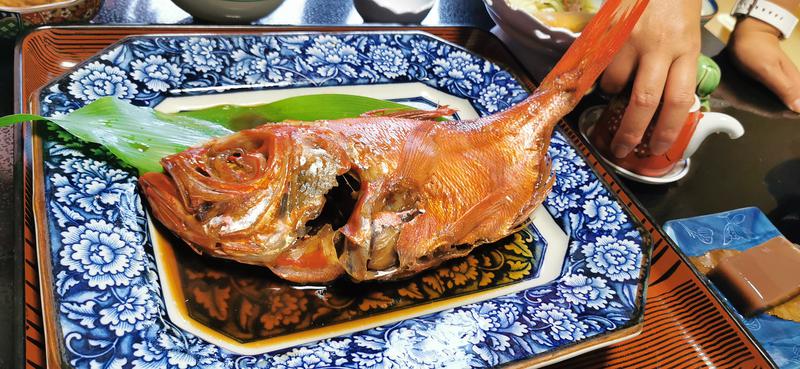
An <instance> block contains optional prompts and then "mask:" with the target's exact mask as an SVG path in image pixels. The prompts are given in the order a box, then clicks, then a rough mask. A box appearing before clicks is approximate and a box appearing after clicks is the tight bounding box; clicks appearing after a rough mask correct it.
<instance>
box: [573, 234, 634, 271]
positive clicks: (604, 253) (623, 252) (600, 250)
mask: <svg viewBox="0 0 800 369" xmlns="http://www.w3.org/2000/svg"><path fill="white" fill-rule="evenodd" d="M583 254H584V255H586V262H587V264H588V265H589V269H591V270H592V271H593V272H595V273H598V274H605V275H607V276H608V278H609V279H611V280H612V281H625V280H628V279H634V278H636V277H638V275H639V264H640V263H641V261H642V252H641V249H640V248H639V247H638V245H637V244H636V243H635V242H633V241H631V240H619V239H616V238H614V237H611V236H600V237H599V238H598V239H597V241H596V242H595V243H589V244H586V245H584V246H583Z"/></svg>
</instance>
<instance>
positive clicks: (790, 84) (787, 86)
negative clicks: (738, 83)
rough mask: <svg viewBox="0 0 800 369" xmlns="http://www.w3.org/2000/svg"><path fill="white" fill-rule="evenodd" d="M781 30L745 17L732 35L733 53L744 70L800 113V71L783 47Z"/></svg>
mask: <svg viewBox="0 0 800 369" xmlns="http://www.w3.org/2000/svg"><path fill="white" fill-rule="evenodd" d="M779 42H780V32H779V31H778V30H777V29H776V28H775V27H772V26H770V25H769V24H766V23H764V22H761V21H759V20H757V19H753V18H743V19H741V20H739V22H738V23H737V24H736V29H735V30H734V31H733V34H732V35H731V40H730V44H729V45H728V47H729V48H730V49H729V50H730V54H731V56H732V57H733V59H734V62H735V63H736V65H737V66H738V67H739V69H741V70H742V71H743V72H745V73H747V74H749V75H750V76H751V77H753V78H754V79H756V80H758V81H759V82H761V83H763V84H764V85H765V86H767V88H769V89H770V90H772V92H774V93H775V95H778V97H779V98H780V99H781V100H782V101H783V103H784V104H786V106H788V107H789V109H792V110H793V111H795V112H798V113H800V72H799V71H798V70H797V66H795V65H794V64H793V63H792V61H791V60H790V59H789V57H788V56H787V55H786V54H785V53H784V52H783V50H781V48H780V44H779Z"/></svg>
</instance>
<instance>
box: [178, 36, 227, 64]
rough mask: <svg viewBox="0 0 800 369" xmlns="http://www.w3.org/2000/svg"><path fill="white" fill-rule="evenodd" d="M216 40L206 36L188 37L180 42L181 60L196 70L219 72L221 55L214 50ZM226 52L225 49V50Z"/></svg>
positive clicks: (222, 62)
mask: <svg viewBox="0 0 800 369" xmlns="http://www.w3.org/2000/svg"><path fill="white" fill-rule="evenodd" d="M216 47H217V41H216V40H213V39H210V38H206V37H189V38H188V39H186V41H184V42H183V43H182V44H181V48H182V49H183V50H184V52H183V55H182V57H183V61H184V62H185V63H186V64H188V65H190V66H193V67H194V69H196V70H197V71H198V72H212V71H213V72H219V71H221V70H222V68H223V67H224V61H223V57H222V56H220V55H219V54H220V53H219V52H217V50H216ZM225 53H227V51H225Z"/></svg>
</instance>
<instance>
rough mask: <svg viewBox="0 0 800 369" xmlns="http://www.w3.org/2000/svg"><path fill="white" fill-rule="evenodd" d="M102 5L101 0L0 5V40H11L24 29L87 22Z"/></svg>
mask: <svg viewBox="0 0 800 369" xmlns="http://www.w3.org/2000/svg"><path fill="white" fill-rule="evenodd" d="M102 5H103V1H102V0H63V1H54V2H51V3H48V4H42V5H33V6H19V7H12V6H3V5H0V38H13V37H16V36H17V35H18V34H19V33H21V32H22V31H23V30H25V29H28V28H33V27H36V26H41V25H46V24H61V23H70V22H84V21H88V20H89V19H92V18H94V16H95V15H97V12H98V11H99V10H100V7H101V6H102Z"/></svg>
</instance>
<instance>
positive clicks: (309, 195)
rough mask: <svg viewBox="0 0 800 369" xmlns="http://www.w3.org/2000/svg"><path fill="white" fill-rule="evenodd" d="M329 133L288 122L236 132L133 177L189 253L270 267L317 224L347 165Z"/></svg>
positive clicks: (317, 228) (314, 231)
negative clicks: (161, 169) (159, 168)
mask: <svg viewBox="0 0 800 369" xmlns="http://www.w3.org/2000/svg"><path fill="white" fill-rule="evenodd" d="M329 133H330V132H326V131H325V130H324V129H320V128H315V127H304V126H300V125H293V124H288V125H280V124H275V125H265V126H262V127H259V128H255V129H250V130H245V131H241V132H238V133H236V134H233V135H230V136H226V137H223V138H219V139H215V140H212V141H210V142H208V143H206V144H204V145H202V146H198V147H194V148H190V149H187V150H185V151H183V152H181V153H178V154H175V155H171V156H168V157H165V158H164V159H162V161H161V164H162V166H163V167H164V173H147V174H145V175H143V176H141V178H140V183H141V186H142V188H143V190H144V192H145V194H146V195H147V196H146V197H147V199H148V201H149V204H150V209H151V211H152V212H153V213H155V215H156V217H157V218H158V219H160V220H161V221H162V223H164V225H165V226H166V227H167V228H169V229H170V230H172V231H173V232H174V233H176V234H177V235H178V236H179V237H181V238H182V239H184V240H186V241H188V243H189V244H190V245H191V246H192V247H193V248H194V249H195V250H196V251H198V252H202V253H208V254H212V255H214V256H218V257H223V258H229V259H236V260H238V261H241V262H246V263H251V264H259V265H266V266H271V265H272V263H273V262H274V260H275V259H276V258H278V256H280V255H281V254H283V253H285V252H287V251H288V250H289V249H292V247H293V246H295V244H296V243H298V241H305V242H306V243H308V242H307V241H308V238H310V237H315V236H316V235H317V232H319V231H320V230H321V229H323V226H324V224H314V222H313V220H314V219H316V218H317V217H318V216H319V215H320V213H321V212H322V210H323V206H324V204H325V202H326V197H325V196H326V194H327V193H328V192H330V190H331V189H332V188H333V187H336V186H337V184H338V183H337V177H338V176H341V175H342V174H343V173H345V172H347V171H348V170H349V168H350V165H349V160H348V157H347V155H346V153H345V152H344V150H343V149H342V148H341V147H339V146H338V145H337V144H336V142H335V140H331V139H330V137H328V135H329ZM325 237H326V239H333V238H334V237H335V235H331V234H329V233H326V235H325ZM317 244H319V242H317ZM326 244H330V242H328V243H326ZM328 254H330V253H328Z"/></svg>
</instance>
